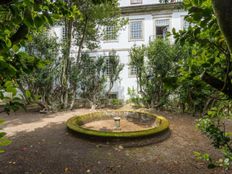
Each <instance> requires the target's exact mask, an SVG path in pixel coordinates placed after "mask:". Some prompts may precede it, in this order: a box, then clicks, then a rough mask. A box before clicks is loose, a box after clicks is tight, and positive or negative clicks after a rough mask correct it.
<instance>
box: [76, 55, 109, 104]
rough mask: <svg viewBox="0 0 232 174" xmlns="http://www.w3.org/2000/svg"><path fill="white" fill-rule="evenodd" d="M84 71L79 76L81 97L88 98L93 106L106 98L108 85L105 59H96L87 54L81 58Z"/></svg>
mask: <svg viewBox="0 0 232 174" xmlns="http://www.w3.org/2000/svg"><path fill="white" fill-rule="evenodd" d="M81 64H82V70H81V71H80V74H79V82H80V88H81V90H82V92H81V96H82V97H83V98H87V99H88V100H89V101H90V102H91V103H92V105H96V104H97V101H99V99H100V98H101V97H103V96H104V89H105V85H106V78H107V77H106V62H105V59H104V57H98V58H96V59H94V58H91V57H90V56H89V55H87V54H85V55H82V57H81Z"/></svg>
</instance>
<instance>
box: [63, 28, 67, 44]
mask: <svg viewBox="0 0 232 174" xmlns="http://www.w3.org/2000/svg"><path fill="white" fill-rule="evenodd" d="M66 38H67V32H66V30H65V26H64V27H62V40H63V41H64V40H65V39H66Z"/></svg>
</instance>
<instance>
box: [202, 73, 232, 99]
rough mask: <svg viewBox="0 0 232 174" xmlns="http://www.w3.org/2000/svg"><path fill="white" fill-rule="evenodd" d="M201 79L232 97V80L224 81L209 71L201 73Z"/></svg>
mask: <svg viewBox="0 0 232 174" xmlns="http://www.w3.org/2000/svg"><path fill="white" fill-rule="evenodd" d="M201 79H202V80H203V81H204V82H205V83H207V84H209V85H210V86H212V87H213V88H216V89H217V90H219V91H221V92H223V93H224V94H226V95H227V96H228V97H230V98H232V85H231V82H226V83H225V82H223V81H222V80H219V79H217V78H216V77H213V76H211V75H210V74H208V73H207V72H204V73H203V74H202V75H201Z"/></svg>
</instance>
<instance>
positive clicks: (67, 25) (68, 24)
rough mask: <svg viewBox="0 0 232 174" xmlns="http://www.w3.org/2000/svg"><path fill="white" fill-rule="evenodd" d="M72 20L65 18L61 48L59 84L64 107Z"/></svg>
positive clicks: (66, 100) (68, 70)
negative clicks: (62, 48) (62, 47)
mask: <svg viewBox="0 0 232 174" xmlns="http://www.w3.org/2000/svg"><path fill="white" fill-rule="evenodd" d="M72 26H73V21H72V20H67V19H66V20H65V32H66V33H67V35H66V40H65V46H64V50H63V65H62V66H63V67H62V75H61V86H62V96H61V103H62V105H63V108H64V109H67V108H68V99H69V98H68V83H69V72H70V49H71V39H72Z"/></svg>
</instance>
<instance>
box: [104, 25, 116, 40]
mask: <svg viewBox="0 0 232 174" xmlns="http://www.w3.org/2000/svg"><path fill="white" fill-rule="evenodd" d="M104 40H108V41H110V40H117V34H116V28H115V26H107V27H106V29H105V36H104Z"/></svg>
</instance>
